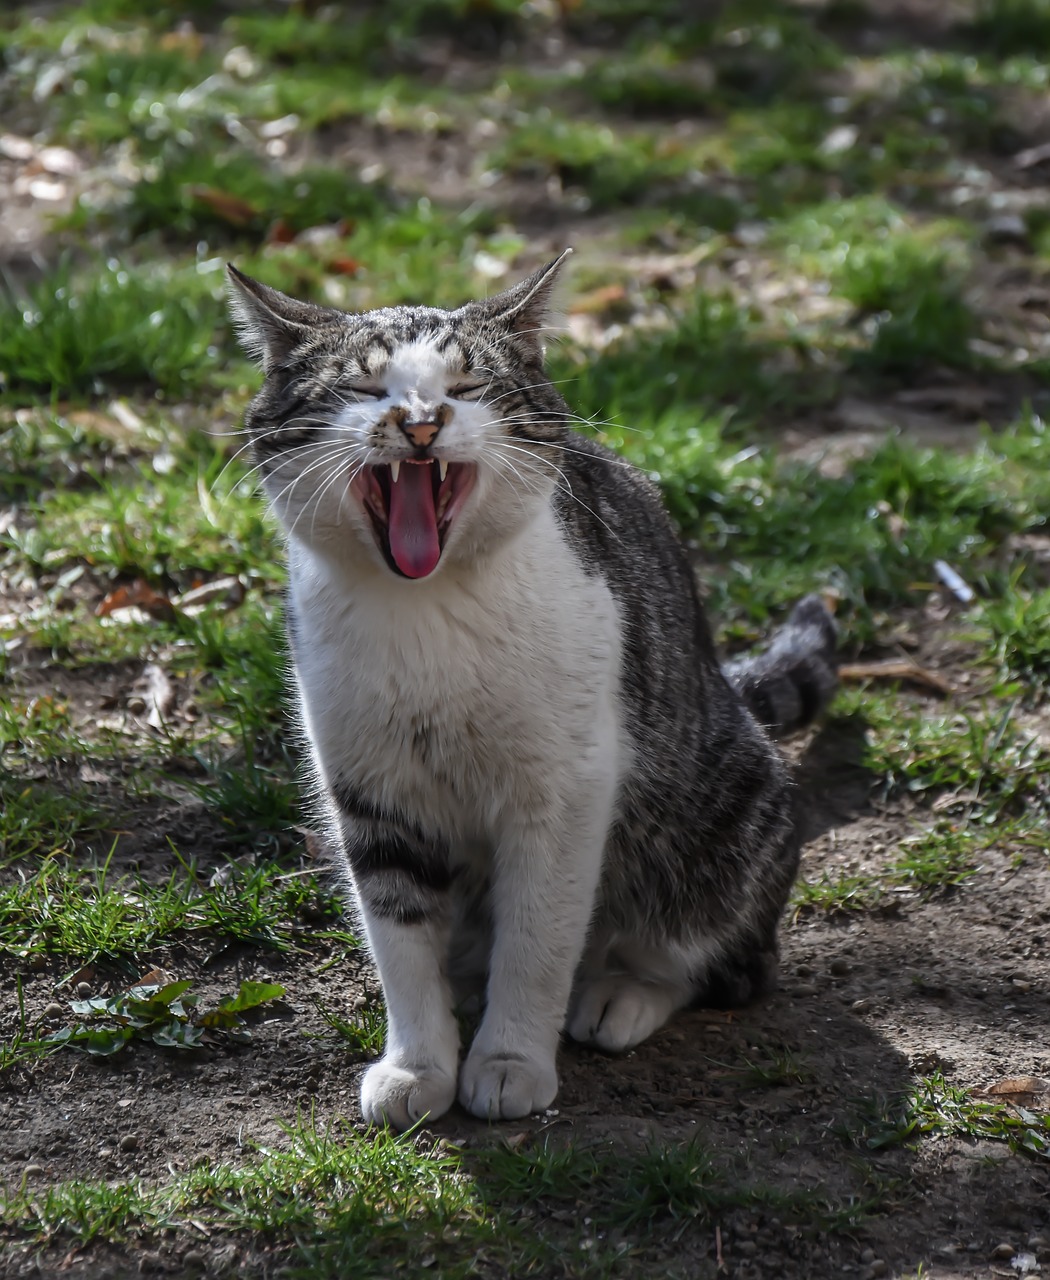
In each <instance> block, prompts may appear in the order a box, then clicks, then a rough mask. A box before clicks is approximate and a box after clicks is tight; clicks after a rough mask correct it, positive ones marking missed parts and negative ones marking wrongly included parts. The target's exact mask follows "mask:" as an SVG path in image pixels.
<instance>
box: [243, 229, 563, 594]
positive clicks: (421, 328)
mask: <svg viewBox="0 0 1050 1280" xmlns="http://www.w3.org/2000/svg"><path fill="white" fill-rule="evenodd" d="M567 252H568V251H567ZM565 257H566V254H565V253H563V254H562V255H561V257H560V258H558V259H556V260H555V261H553V262H550V263H548V264H547V265H546V266H545V267H542V268H541V269H540V270H539V271H537V272H536V273H535V275H532V276H529V278H528V279H526V280H523V281H522V282H521V283H520V284H518V285H516V286H515V287H514V288H512V289H509V290H508V291H507V292H505V293H501V294H497V295H496V296H495V297H492V298H488V299H486V300H485V301H481V302H468V303H467V304H466V305H465V306H462V307H459V308H458V309H457V310H455V311H441V310H438V309H436V308H433V307H391V308H387V309H384V310H380V311H369V312H366V313H364V314H362V315H350V314H347V313H346V312H343V311H337V310H334V309H332V308H328V307H320V306H315V305H313V304H311V303H306V302H298V301H296V300H295V299H293V298H289V297H286V296H285V295H284V294H282V293H278V292H277V290H276V289H271V288H269V287H268V286H267V285H264V284H260V283H258V282H257V281H255V280H251V279H249V278H248V277H247V276H245V275H242V274H241V272H239V271H237V270H236V269H235V268H233V267H230V297H231V306H232V311H233V316H234V320H235V322H236V324H237V326H238V328H239V330H240V333H241V338H242V341H243V343H244V345H245V347H246V348H247V349H248V350H249V351H250V352H251V354H252V355H253V356H255V357H256V358H257V359H258V360H259V362H260V363H261V365H262V368H263V370H264V372H265V374H266V380H265V383H264V386H263V388H262V390H261V391H260V392H259V394H258V395H257V396H256V397H255V399H254V401H253V402H252V404H251V405H250V407H249V409H248V413H247V416H246V419H245V425H246V428H247V430H248V433H249V435H250V438H251V443H252V448H253V450H254V453H255V461H256V464H257V466H258V469H259V471H260V473H261V475H262V477H263V482H264V484H265V487H266V490H267V493H268V495H269V498H270V502H271V504H272V506H273V508H274V510H275V511H276V513H277V515H278V517H279V519H280V520H281V522H282V524H283V525H284V527H285V529H286V531H287V533H288V535H289V536H290V537H292V538H294V539H298V540H300V541H302V542H306V543H308V544H310V545H311V546H312V547H314V548H315V549H316V550H317V551H319V552H321V553H322V554H325V555H327V556H330V557H333V558H335V559H337V560H339V561H341V562H343V563H345V564H346V565H348V566H351V567H353V566H356V567H357V568H358V569H359V570H366V571H367V570H370V571H373V572H376V571H378V572H382V573H391V574H395V575H397V576H398V577H400V578H404V579H421V578H428V577H429V576H430V575H431V574H433V573H435V572H437V571H438V570H439V569H440V568H442V567H443V566H445V565H448V564H450V563H455V562H457V561H459V562H464V561H467V560H470V559H476V558H477V557H478V556H479V555H484V554H486V553H490V552H491V551H492V550H494V549H495V548H497V547H498V546H500V545H502V544H503V543H504V542H506V540H507V539H508V538H510V537H513V536H514V535H515V534H516V533H517V532H519V531H520V530H521V529H522V528H523V527H524V526H525V525H526V524H527V523H528V521H529V520H530V519H531V518H533V517H534V516H535V514H536V512H537V511H538V510H539V509H540V508H541V507H542V506H544V505H545V504H546V501H547V498H548V496H549V494H550V491H551V489H552V487H553V485H554V484H555V482H556V480H557V478H558V475H559V472H558V466H557V457H558V450H559V447H560V446H559V444H558V442H559V441H561V440H562V439H563V438H564V436H565V433H566V429H567V428H566V409H565V405H564V402H563V401H562V399H561V397H560V396H559V395H558V393H557V392H556V391H555V390H554V388H553V387H552V386H551V384H550V381H549V379H548V378H547V376H546V374H545V372H544V369H543V354H544V344H543V340H542V337H543V332H544V329H545V327H546V319H547V310H548V306H549V302H550V292H551V288H552V286H553V284H554V280H555V277H556V276H557V274H558V269H559V267H560V266H561V263H562V262H563V261H564V259H565Z"/></svg>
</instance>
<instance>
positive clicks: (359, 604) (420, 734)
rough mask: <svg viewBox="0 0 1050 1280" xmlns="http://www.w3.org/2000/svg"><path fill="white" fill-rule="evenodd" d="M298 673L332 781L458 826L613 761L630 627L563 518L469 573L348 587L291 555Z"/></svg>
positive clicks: (490, 819)
mask: <svg viewBox="0 0 1050 1280" xmlns="http://www.w3.org/2000/svg"><path fill="white" fill-rule="evenodd" d="M292 597H293V607H294V610H295V616H296V623H297V628H298V635H297V640H298V644H297V663H296V665H297V677H298V682H299V689H300V695H301V700H302V703H303V711H304V717H305V722H306V728H307V731H308V734H309V737H310V740H311V743H312V745H313V748H314V752H315V755H316V758H317V762H318V765H319V768H320V770H321V772H322V774H323V775H324V776H325V778H326V779H327V780H328V781H329V782H331V783H335V782H337V781H340V780H342V781H345V782H349V783H351V784H352V785H354V786H356V787H361V788H365V789H367V791H368V793H369V794H371V795H372V796H375V797H376V798H379V799H381V800H382V801H383V803H384V804H387V805H390V806H394V807H397V808H398V809H400V810H402V811H405V812H407V813H408V814H409V815H413V813H414V816H417V817H418V818H419V820H420V821H422V822H424V823H425V824H426V825H428V826H432V825H433V824H434V823H435V822H438V823H440V825H441V826H442V827H444V828H445V829H446V830H447V831H448V833H449V834H450V835H453V834H455V835H461V836H462V835H470V836H478V835H485V834H488V833H491V832H492V831H493V829H494V828H495V827H496V826H498V824H499V821H500V814H501V813H502V812H505V811H506V810H507V809H508V808H512V809H517V810H520V809H522V808H525V809H528V808H530V807H535V805H537V804H541V805H544V806H546V804H548V803H550V802H551V801H552V800H556V799H557V793H558V791H559V789H560V788H562V787H566V786H569V785H571V779H572V778H573V777H575V776H577V775H578V773H579V770H580V769H581V768H583V769H587V768H591V767H594V768H601V769H606V768H610V767H612V768H615V761H616V758H617V756H618V743H619V738H620V736H621V735H620V730H619V725H618V719H619V716H618V691H619V668H620V654H621V646H620V632H619V621H618V618H617V613H616V608H615V604H614V602H613V599H612V596H611V594H610V592H609V590H608V588H607V587H606V585H605V584H604V582H603V581H602V580H601V579H600V578H598V577H594V576H589V575H588V574H587V573H585V572H584V570H583V567H582V565H581V563H580V561H579V560H578V558H577V557H576V556H575V554H574V553H573V552H572V550H571V548H569V547H568V546H567V545H566V543H565V541H564V537H563V535H562V532H561V530H560V528H559V527H558V525H557V524H556V523H555V521H554V520H553V518H552V517H549V516H544V517H542V518H541V519H540V520H539V521H537V522H536V523H535V524H534V525H533V526H532V527H531V528H530V529H529V530H527V531H525V533H524V534H523V536H522V537H521V538H520V539H517V540H516V541H515V542H514V543H512V544H510V545H509V546H507V547H506V548H504V549H502V551H501V552H500V554H499V555H498V556H497V557H494V558H492V559H491V560H486V561H485V562H484V563H483V564H482V565H480V566H479V567H477V568H476V569H474V570H472V571H471V572H469V573H466V574H465V573H462V572H458V571H457V572H455V573H452V572H449V573H446V574H441V575H435V577H434V578H433V579H427V580H425V581H422V582H408V581H403V580H400V579H398V578H395V577H393V575H390V576H389V577H383V576H373V577H371V578H368V579H365V580H357V581H353V582H350V581H347V580H346V579H345V578H340V577H338V576H337V575H336V571H335V570H333V569H331V568H330V567H328V566H326V565H324V564H323V563H319V562H318V561H317V560H316V559H315V558H314V557H313V556H311V555H310V554H309V553H307V552H304V551H302V549H298V548H293V554H292Z"/></svg>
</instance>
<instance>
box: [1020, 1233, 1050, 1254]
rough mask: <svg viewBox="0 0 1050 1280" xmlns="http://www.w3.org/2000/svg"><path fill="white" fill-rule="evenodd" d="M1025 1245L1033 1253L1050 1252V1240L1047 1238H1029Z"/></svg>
mask: <svg viewBox="0 0 1050 1280" xmlns="http://www.w3.org/2000/svg"><path fill="white" fill-rule="evenodd" d="M1025 1243H1026V1244H1027V1245H1028V1247H1029V1249H1031V1250H1032V1252H1033V1253H1046V1252H1047V1251H1048V1250H1050V1239H1048V1238H1047V1237H1046V1236H1029V1237H1028V1239H1027V1240H1026V1241H1025Z"/></svg>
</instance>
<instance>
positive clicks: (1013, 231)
mask: <svg viewBox="0 0 1050 1280" xmlns="http://www.w3.org/2000/svg"><path fill="white" fill-rule="evenodd" d="M984 235H985V239H986V240H988V241H989V243H991V244H1016V245H1021V246H1022V247H1027V245H1028V244H1029V243H1030V240H1031V237H1030V235H1029V232H1028V224H1027V223H1026V222H1025V220H1024V218H1022V217H1021V215H1020V214H1019V213H997V214H995V215H994V216H993V217H991V218H989V219H988V221H987V222H986V223H985V224H984Z"/></svg>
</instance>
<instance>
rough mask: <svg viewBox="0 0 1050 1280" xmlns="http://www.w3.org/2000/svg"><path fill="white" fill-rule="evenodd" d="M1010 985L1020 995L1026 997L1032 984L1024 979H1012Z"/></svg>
mask: <svg viewBox="0 0 1050 1280" xmlns="http://www.w3.org/2000/svg"><path fill="white" fill-rule="evenodd" d="M1010 985H1011V986H1012V987H1013V989H1014V990H1015V991H1020V992H1021V994H1022V995H1027V993H1028V992H1029V991H1031V989H1032V984H1031V983H1030V982H1028V981H1027V980H1026V979H1025V978H1014V979H1013V981H1012V982H1011V983H1010Z"/></svg>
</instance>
